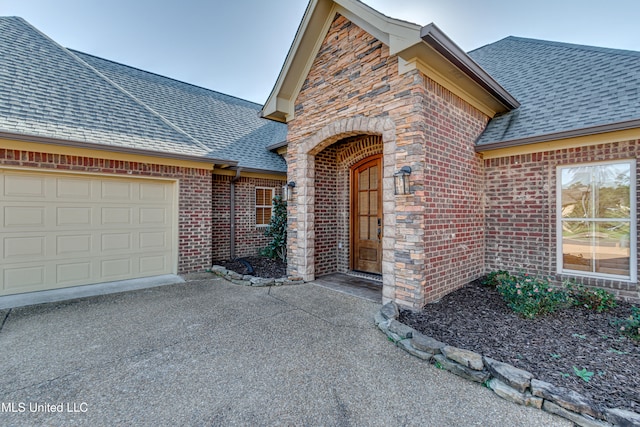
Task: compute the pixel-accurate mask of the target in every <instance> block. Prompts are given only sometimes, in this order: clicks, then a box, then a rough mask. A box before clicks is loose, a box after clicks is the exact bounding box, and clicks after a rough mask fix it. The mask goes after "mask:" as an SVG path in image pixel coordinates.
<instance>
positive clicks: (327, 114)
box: [287, 15, 487, 308]
mask: <svg viewBox="0 0 640 427" xmlns="http://www.w3.org/2000/svg"><path fill="white" fill-rule="evenodd" d="M434 109H437V110H434ZM486 121H487V118H486V117H485V116H483V115H482V114H481V113H479V112H477V111H475V110H474V109H473V108H471V107H469V106H466V105H465V103H464V102H463V101H462V100H460V99H458V98H457V97H455V96H454V95H452V94H451V93H449V92H448V91H446V90H444V89H443V88H441V87H440V86H438V85H437V84H436V83H434V82H432V81H430V80H429V79H428V78H426V77H425V76H424V75H423V74H421V73H420V72H419V71H417V70H414V71H410V72H408V73H405V74H402V75H399V74H398V58H397V57H395V56H390V55H389V50H388V47H387V46H386V45H384V44H383V43H382V42H380V41H379V40H377V39H375V38H374V37H373V36H371V35H370V34H368V33H366V32H365V31H364V30H363V29H361V28H359V27H358V26H356V25H355V24H353V23H352V22H350V21H348V20H347V19H345V18H344V17H343V16H340V15H336V18H335V19H334V21H333V23H332V25H331V27H330V29H329V32H328V34H327V36H326V37H325V40H324V42H323V44H322V45H321V47H320V50H319V53H318V55H317V57H316V59H315V61H314V63H313V65H312V67H311V69H310V72H309V74H308V76H307V80H306V81H305V83H304V85H303V87H302V89H301V91H300V94H299V95H298V98H297V100H296V106H295V118H293V119H292V120H291V121H290V122H289V123H288V125H289V134H288V154H287V156H288V159H287V160H288V174H289V177H290V178H292V179H294V180H295V181H296V183H297V186H296V196H295V200H294V201H293V203H291V204H290V206H289V244H288V247H289V255H288V256H289V273H290V274H295V275H300V276H301V277H303V278H304V279H305V280H311V279H313V278H314V277H315V275H316V273H317V272H316V254H315V252H316V247H317V245H316V240H317V239H318V236H319V233H318V232H317V231H318V230H316V229H315V226H316V222H317V218H318V216H317V212H316V210H317V208H318V201H317V200H316V188H315V185H314V184H315V180H316V172H317V170H316V168H317V164H316V163H317V157H318V155H320V153H322V152H323V150H324V149H325V148H327V147H329V146H331V145H332V144H334V143H335V142H338V141H340V140H343V139H345V138H348V137H352V136H356V135H378V136H380V137H381V139H382V147H383V215H384V224H383V234H384V237H383V242H382V245H383V261H382V272H383V300H384V301H385V302H386V301H389V300H395V301H396V302H398V303H400V304H401V305H404V306H409V307H414V308H419V307H421V306H423V305H424V304H425V303H426V302H427V301H429V300H431V299H433V298H436V297H438V296H439V295H442V294H444V293H446V292H447V291H449V290H453V289H454V288H455V287H458V286H459V285H460V284H462V283H461V281H462V280H466V279H467V278H469V279H470V278H473V277H474V276H475V275H477V274H479V273H480V272H481V271H483V268H482V262H483V259H482V258H483V257H482V254H483V250H482V247H480V246H478V245H477V244H476V243H475V242H474V243H473V244H472V245H471V246H468V247H467V248H463V247H462V243H460V242H459V241H458V240H457V241H456V243H455V245H453V246H451V245H450V244H447V243H446V241H448V239H450V235H451V234H452V233H451V232H450V231H451V230H450V229H455V230H456V231H455V232H456V233H458V235H459V236H460V237H459V239H460V240H461V239H462V238H463V237H464V236H468V237H469V238H471V239H474V238H475V237H476V234H477V230H478V229H479V228H481V225H480V226H478V223H479V222H480V223H482V218H481V217H480V218H479V217H478V213H477V211H476V210H475V209H471V208H470V207H469V203H474V202H476V201H477V200H479V199H480V198H479V196H477V191H476V190H477V179H478V177H477V175H478V176H480V174H479V170H480V165H481V163H480V161H479V160H478V159H479V157H477V156H476V155H475V153H474V152H473V150H472V146H473V141H474V139H475V136H477V135H478V134H479V132H480V131H481V130H482V127H483V126H484V125H485V124H486ZM463 125H465V126H467V128H465V129H469V130H463V129H462V128H463ZM437 132H440V133H442V135H441V136H439V135H437V134H436V133H437ZM446 144H453V145H452V146H450V147H448V146H446ZM456 156H459V160H456V161H455V163H454V169H450V170H449V169H447V165H445V163H448V162H449V159H451V158H453V159H456V158H457V157H456ZM320 158H322V155H320ZM425 159H426V162H427V165H428V167H429V169H425V167H424V166H425ZM402 166H411V167H412V169H413V173H412V174H411V181H412V189H413V194H411V195H407V196H395V195H394V193H393V173H394V172H395V171H397V170H398V169H400V168H401V167H402ZM443 170H449V172H447V173H450V174H451V175H452V176H454V177H456V178H457V179H458V183H457V184H456V189H455V192H456V194H462V193H463V192H465V191H470V192H471V195H470V196H465V198H464V206H462V205H463V203H460V204H456V205H455V206H452V207H451V208H450V209H449V210H448V211H444V212H441V211H436V210H429V211H425V206H426V205H427V203H437V202H438V201H440V200H443V199H445V198H449V200H450V198H451V196H453V195H454V194H453V193H449V190H447V189H446V187H445V185H444V183H443V182H442V181H441V180H439V178H438V176H437V174H440V173H441V172H442V171H443ZM464 173H469V174H471V176H470V177H468V179H470V181H471V182H472V184H465V183H464V182H463V181H464V180H465V179H467V177H464V176H462V174H464ZM432 185H436V189H435V190H431V187H430V186H432ZM456 209H458V210H463V212H457V211H456ZM454 218H455V219H456V221H455V224H454V225H455V227H452V226H450V225H448V224H450V223H451V222H452V221H453V219H454ZM343 221H344V219H343ZM468 221H471V222H472V223H471V224H470V225H468V226H467V225H464V223H465V222H468ZM432 239H434V240H433V241H432ZM434 244H435V246H433V245H434ZM447 245H448V246H447ZM438 250H440V253H439V255H435V254H438ZM460 252H462V253H460ZM427 253H428V254H429V255H428V256H427ZM343 255H344V253H343V252H339V259H340V260H346V262H348V258H346V257H344V256H343ZM340 262H342V263H344V262H345V261H340ZM474 262H478V263H479V265H480V266H479V267H470V265H471V264H472V263H474ZM341 265H344V264H341ZM460 270H462V271H463V272H465V274H464V275H463V276H462V277H464V279H455V278H454V277H453V275H454V273H455V276H456V277H461V276H460V275H459V272H460Z"/></svg>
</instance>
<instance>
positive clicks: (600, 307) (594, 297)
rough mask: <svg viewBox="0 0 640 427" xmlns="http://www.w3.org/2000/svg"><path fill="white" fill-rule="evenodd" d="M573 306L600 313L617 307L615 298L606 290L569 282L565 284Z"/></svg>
mask: <svg viewBox="0 0 640 427" xmlns="http://www.w3.org/2000/svg"><path fill="white" fill-rule="evenodd" d="M564 285H565V287H566V289H567V292H568V294H569V296H570V297H571V299H572V302H573V305H579V306H582V307H585V308H587V309H589V310H595V311H597V312H598V313H602V312H603V311H607V310H610V309H612V308H614V307H615V306H616V300H615V296H614V295H613V294H612V293H610V292H607V291H605V290H604V289H600V288H595V289H590V288H587V287H586V286H584V285H582V284H580V283H576V282H575V281H573V280H568V281H566V282H565V283H564Z"/></svg>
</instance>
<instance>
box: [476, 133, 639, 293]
mask: <svg viewBox="0 0 640 427" xmlns="http://www.w3.org/2000/svg"><path fill="white" fill-rule="evenodd" d="M638 158H640V141H638V140H631V141H620V142H615V143H610V144H601V145H594V146H590V147H580V148H570V149H563V150H556V151H547V152H543V153H535V154H525V155H517V156H510V157H501V158H496V159H487V160H485V161H484V166H485V194H486V238H485V240H486V254H485V260H486V261H485V262H486V272H490V271H492V270H498V269H505V270H510V271H513V272H516V271H524V272H526V273H529V274H535V275H538V276H542V277H552V278H554V279H555V280H556V281H557V282H558V283H560V282H561V281H562V280H563V279H566V278H568V277H573V276H564V275H557V274H556V269H557V260H556V197H557V195H556V166H559V165H573V164H580V163H589V162H598V161H607V160H617V159H638ZM636 191H638V192H639V193H638V194H637V195H636V201H638V200H640V176H638V175H636ZM636 209H637V210H638V207H636ZM638 265H640V259H638ZM579 281H580V282H581V283H583V284H585V285H587V286H596V287H602V288H606V289H608V290H610V291H612V292H614V293H615V294H616V296H617V297H619V298H622V299H626V300H629V301H640V293H639V288H638V284H637V283H628V282H621V281H616V280H610V279H601V278H586V277H584V278H579Z"/></svg>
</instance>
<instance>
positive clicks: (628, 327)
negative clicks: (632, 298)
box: [613, 306, 640, 341]
mask: <svg viewBox="0 0 640 427" xmlns="http://www.w3.org/2000/svg"><path fill="white" fill-rule="evenodd" d="M613 324H614V326H616V327H617V328H618V331H619V332H620V333H621V334H623V335H626V336H628V337H630V338H631V339H634V340H636V341H640V307H635V306H633V307H631V316H629V317H627V318H626V319H620V320H616V321H615V322H613Z"/></svg>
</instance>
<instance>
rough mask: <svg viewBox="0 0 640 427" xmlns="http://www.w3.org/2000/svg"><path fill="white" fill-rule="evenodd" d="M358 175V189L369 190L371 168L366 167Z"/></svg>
mask: <svg viewBox="0 0 640 427" xmlns="http://www.w3.org/2000/svg"><path fill="white" fill-rule="evenodd" d="M359 175H360V176H359V177H358V187H359V188H358V189H359V190H368V189H369V169H365V170H363V171H362V172H360V174H359Z"/></svg>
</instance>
